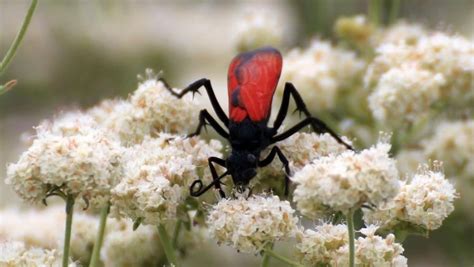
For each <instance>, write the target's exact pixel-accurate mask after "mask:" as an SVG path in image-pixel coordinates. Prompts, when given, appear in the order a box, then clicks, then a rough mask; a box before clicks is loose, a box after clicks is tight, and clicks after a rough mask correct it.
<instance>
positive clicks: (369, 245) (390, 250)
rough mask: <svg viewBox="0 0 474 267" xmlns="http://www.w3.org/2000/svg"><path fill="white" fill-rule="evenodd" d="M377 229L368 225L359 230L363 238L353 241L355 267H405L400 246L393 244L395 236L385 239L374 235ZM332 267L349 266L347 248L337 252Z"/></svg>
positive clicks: (390, 235)
mask: <svg viewBox="0 0 474 267" xmlns="http://www.w3.org/2000/svg"><path fill="white" fill-rule="evenodd" d="M376 231H377V227H376V226H374V225H369V226H367V227H366V228H363V229H361V230H360V232H361V233H362V234H363V235H364V236H365V237H359V238H357V239H356V240H355V265H356V266H380V267H406V266H408V263H407V262H408V260H407V258H406V257H405V256H403V255H402V253H403V251H404V249H403V247H402V245H400V244H398V243H396V242H395V236H394V235H393V234H388V235H387V236H386V237H385V238H383V237H381V236H378V235H375V232H376ZM337 254H338V256H337V257H336V260H335V262H334V266H348V265H349V246H348V245H346V246H344V247H342V248H341V249H339V250H338V251H337Z"/></svg>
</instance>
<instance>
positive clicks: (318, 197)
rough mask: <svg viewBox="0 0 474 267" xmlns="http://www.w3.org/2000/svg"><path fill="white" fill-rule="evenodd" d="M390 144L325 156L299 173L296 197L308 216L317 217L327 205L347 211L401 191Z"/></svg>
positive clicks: (374, 203)
mask: <svg viewBox="0 0 474 267" xmlns="http://www.w3.org/2000/svg"><path fill="white" fill-rule="evenodd" d="M389 150H390V145H389V144H387V143H378V144H377V145H375V146H373V147H371V148H370V149H366V150H363V151H361V152H360V153H355V152H353V151H346V152H343V153H341V154H339V155H329V156H327V157H321V158H319V159H316V160H315V161H313V162H312V163H311V164H310V165H307V166H306V167H304V168H303V169H302V170H300V171H299V172H297V173H295V175H294V176H293V177H292V181H293V182H294V183H295V184H296V189H295V191H294V194H293V200H294V201H295V202H296V204H297V208H298V209H299V210H300V211H301V212H302V213H303V214H304V215H306V216H309V217H315V216H317V215H318V213H320V212H322V211H324V209H326V208H328V207H329V208H331V209H333V210H336V211H342V212H347V211H348V210H349V209H351V208H354V207H357V206H359V205H361V204H363V203H371V204H373V205H380V204H382V203H384V202H386V201H389V200H391V199H392V198H393V197H394V196H395V195H396V194H397V192H398V189H399V180H398V171H397V168H396V166H395V161H394V160H393V159H391V158H390V157H389V155H388V152H389Z"/></svg>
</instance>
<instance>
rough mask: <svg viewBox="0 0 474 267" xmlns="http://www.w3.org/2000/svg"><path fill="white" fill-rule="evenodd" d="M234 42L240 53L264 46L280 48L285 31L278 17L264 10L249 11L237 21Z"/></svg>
mask: <svg viewBox="0 0 474 267" xmlns="http://www.w3.org/2000/svg"><path fill="white" fill-rule="evenodd" d="M237 22H238V24H237V27H236V29H235V34H234V42H235V44H236V47H237V50H238V51H248V50H252V49H256V48H260V47H263V46H269V45H270V46H277V47H278V46H280V44H281V42H282V39H283V38H282V37H283V31H282V28H281V27H280V23H279V21H278V17H277V16H275V14H274V13H270V12H266V11H264V10H261V9H258V11H257V10H249V11H248V12H245V14H243V16H242V17H241V18H240V19H238V20H237Z"/></svg>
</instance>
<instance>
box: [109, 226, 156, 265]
mask: <svg viewBox="0 0 474 267" xmlns="http://www.w3.org/2000/svg"><path fill="white" fill-rule="evenodd" d="M132 224H133V223H132V222H131V221H129V220H115V219H111V220H110V221H109V222H108V223H107V229H106V231H107V232H106V235H105V240H104V244H103V246H102V249H101V254H100V258H101V260H102V262H103V263H104V266H105V267H109V266H110V267H127V266H157V265H158V263H160V262H162V261H163V253H162V249H161V247H160V240H159V237H158V231H157V229H156V227H153V226H147V225H142V226H140V227H139V228H138V229H136V230H135V231H134V230H133V227H132Z"/></svg>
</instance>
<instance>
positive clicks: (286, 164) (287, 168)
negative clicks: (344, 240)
mask: <svg viewBox="0 0 474 267" xmlns="http://www.w3.org/2000/svg"><path fill="white" fill-rule="evenodd" d="M276 155H278V158H279V159H280V161H281V163H283V166H284V167H285V196H288V193H289V186H290V177H289V175H290V172H291V170H290V162H289V161H288V159H287V158H286V157H285V155H284V154H283V152H281V150H280V148H279V147H277V146H274V147H273V148H272V150H271V151H270V154H268V156H267V157H266V158H265V159H263V160H261V161H260V162H259V163H258V166H259V167H265V166H267V165H269V164H270V163H272V161H273V159H274V158H275V156H276Z"/></svg>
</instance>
